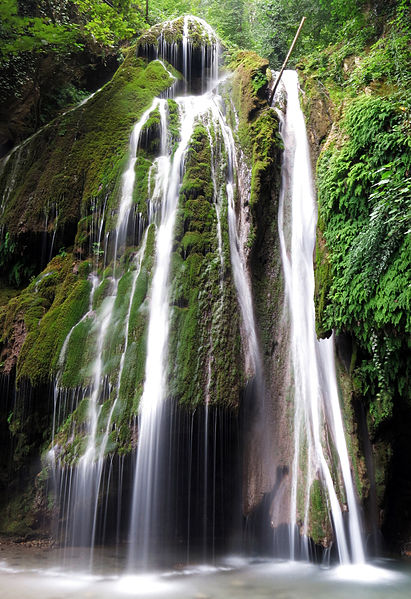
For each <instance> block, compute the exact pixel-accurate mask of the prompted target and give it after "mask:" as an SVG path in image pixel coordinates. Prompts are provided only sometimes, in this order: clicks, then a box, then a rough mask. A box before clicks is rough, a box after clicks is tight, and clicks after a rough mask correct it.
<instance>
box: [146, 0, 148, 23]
mask: <svg viewBox="0 0 411 599" xmlns="http://www.w3.org/2000/svg"><path fill="white" fill-rule="evenodd" d="M146 23H148V0H146Z"/></svg>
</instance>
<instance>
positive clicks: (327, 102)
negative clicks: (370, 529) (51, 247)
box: [301, 33, 411, 548]
mask: <svg viewBox="0 0 411 599" xmlns="http://www.w3.org/2000/svg"><path fill="white" fill-rule="evenodd" d="M393 35H395V34H394V33H393ZM390 39H391V37H390V35H387V36H386V37H384V38H382V39H381V40H380V41H379V42H378V44H376V46H375V47H373V48H371V50H370V49H369V48H367V52H366V54H367V56H366V57H363V58H362V59H359V58H358V57H357V56H355V55H353V56H351V57H348V58H346V59H345V60H344V62H342V61H341V63H340V66H341V69H343V73H342V74H343V77H342V79H341V80H340V81H339V80H337V79H336V77H335V73H330V74H329V76H328V77H327V75H326V73H325V72H324V69H321V68H320V67H319V65H318V64H311V63H310V62H308V63H307V61H304V62H303V63H302V65H301V66H302V68H303V69H304V72H303V80H304V85H305V91H306V93H305V95H304V105H305V111H306V114H307V116H308V118H309V123H308V129H309V130H311V132H312V135H311V138H312V139H311V140H312V142H313V148H314V150H315V154H316V155H317V156H318V154H319V151H320V150H321V153H320V156H319V160H318V163H317V185H318V193H319V218H318V231H317V248H316V259H315V263H316V271H315V278H316V288H315V304H316V321H317V332H318V335H319V336H328V335H329V334H330V332H331V330H332V329H334V330H336V332H337V334H339V335H340V337H339V338H337V349H338V350H339V351H338V353H339V356H340V358H341V365H340V368H339V371H340V381H341V387H342V388H343V389H345V391H344V400H345V412H346V413H347V411H348V412H350V411H351V412H353V417H351V418H350V420H351V421H353V420H354V421H356V422H358V423H361V422H363V431H362V433H361V435H360V436H362V445H363V447H364V448H368V451H369V456H368V460H367V472H365V471H364V463H363V461H362V460H360V462H358V461H357V460H356V458H355V454H356V453H357V450H356V449H355V445H352V443H350V442H349V444H348V445H349V448H350V456H351V459H352V463H353V467H354V473H355V478H356V480H357V483H359V484H358V488H359V491H360V494H361V495H362V498H363V499H365V501H366V502H367V505H368V506H370V505H371V504H374V505H375V506H378V509H379V510H380V514H381V516H382V521H383V529H384V528H385V530H388V529H389V528H390V526H393V530H394V532H393V531H391V532H390V533H389V535H388V536H389V537H391V538H392V539H394V545H395V547H396V548H398V543H401V539H402V540H409V538H410V536H409V534H410V533H409V531H410V530H411V523H410V521H409V518H408V517H407V516H406V510H404V505H405V503H406V502H407V501H408V502H409V501H410V495H409V490H407V488H404V487H403V485H402V481H404V480H405V479H406V478H407V477H409V476H411V472H410V470H409V467H408V466H407V465H405V463H404V460H403V455H404V452H407V450H408V449H407V448H408V442H406V441H405V438H406V433H405V431H406V430H409V427H410V426H411V411H410V405H411V402H410V396H409V376H410V375H409V360H408V359H407V356H408V354H409V347H410V346H409V338H410V327H411V324H410V318H409V314H410V305H409V293H408V290H409V286H410V269H409V256H410V243H409V235H407V233H406V232H407V230H408V229H409V224H406V222H407V221H408V223H409V211H410V198H411V194H410V191H409V188H410V180H409V169H410V164H411V153H410V149H409V100H407V94H406V93H405V92H401V93H399V89H398V86H401V80H400V78H398V80H395V81H394V77H391V74H390V73H391V68H390V69H389V71H384V69H387V68H388V65H389V64H391V63H390V60H387V58H385V59H384V61H382V59H381V61H380V62H378V64H379V65H380V64H384V65H385V67H384V69H383V71H381V70H380V67H378V69H377V70H374V67H375V65H376V64H377V62H375V63H374V62H373V61H374V59H375V58H376V56H377V54H378V53H381V55H383V54H384V53H385V51H386V46H387V44H389V43H390V42H389V40H390ZM393 39H395V38H394V37H393ZM343 50H344V48H342V49H341V51H343ZM324 58H325V59H326V58H327V57H324ZM379 58H381V57H379ZM395 62H396V61H395ZM336 64H337V63H336ZM370 65H371V67H370ZM393 67H394V65H393ZM367 69H368V70H367ZM365 73H366V77H364V74H365ZM342 82H345V83H344V84H343V85H342ZM320 105H321V106H320ZM321 115H323V118H322V119H321V120H322V122H321V123H320V119H319V117H320V116H321ZM331 125H332V127H331ZM341 340H342V341H341ZM343 345H344V346H345V349H344V351H340V348H341V347H342V346H343ZM364 420H366V421H367V422H366V424H365V423H364ZM354 428H355V427H354ZM354 428H353V427H352V426H347V430H349V431H351V432H353V431H354ZM367 428H368V431H369V433H370V435H371V443H372V446H370V445H369V443H368V441H367V439H366V432H365V431H366V429H367ZM359 429H360V427H358V428H357V432H359ZM354 438H355V435H351V439H354ZM394 440H395V441H394ZM389 470H391V474H390V475H389V474H388V471H389ZM399 472H401V475H399ZM367 477H368V478H369V479H370V482H368V480H367ZM374 477H375V485H374V481H373V479H374ZM387 482H388V483H389V484H388V486H387ZM397 498H398V499H397ZM399 498H401V499H399ZM376 510H377V508H375V507H374V511H375V512H376ZM400 513H401V514H402V516H400V515H399V514H400ZM400 520H401V522H400ZM376 524H377V525H378V524H381V521H380V522H378V523H376V522H374V526H375V525H376ZM407 531H408V532H407ZM407 535H408V536H407Z"/></svg>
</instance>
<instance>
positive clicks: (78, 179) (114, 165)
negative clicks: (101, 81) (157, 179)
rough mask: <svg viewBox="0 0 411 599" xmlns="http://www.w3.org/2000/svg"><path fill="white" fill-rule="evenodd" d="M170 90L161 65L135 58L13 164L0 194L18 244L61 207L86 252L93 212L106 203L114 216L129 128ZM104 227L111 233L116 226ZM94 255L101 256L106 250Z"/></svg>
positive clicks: (2, 177) (62, 219)
mask: <svg viewBox="0 0 411 599" xmlns="http://www.w3.org/2000/svg"><path fill="white" fill-rule="evenodd" d="M171 82H172V80H171V78H170V77H169V75H168V74H167V72H166V71H165V69H164V67H163V66H162V65H161V64H160V63H159V62H156V61H154V62H151V63H149V64H146V63H145V62H144V61H143V60H141V59H137V58H136V57H135V55H134V53H133V52H132V51H130V52H129V54H128V56H127V58H126V59H125V61H124V62H123V64H122V65H121V67H120V68H119V70H118V71H117V73H116V74H115V76H114V77H113V79H112V80H111V81H110V82H109V83H108V84H107V85H106V86H105V87H104V89H102V90H101V91H100V92H99V93H98V94H96V96H95V97H93V98H92V99H91V100H89V102H87V103H86V104H84V105H83V106H81V107H78V108H77V109H75V110H73V111H70V112H68V113H67V114H65V115H62V116H61V117H59V118H58V119H56V121H54V122H53V123H51V124H50V125H49V126H47V127H45V128H44V129H43V130H42V131H41V132H39V133H38V134H37V135H36V136H35V137H34V138H33V139H32V140H30V141H29V142H28V143H27V144H25V145H24V146H22V147H21V148H19V149H18V150H16V151H15V152H14V153H13V154H12V155H11V156H10V159H9V160H8V162H7V164H6V166H5V169H4V170H3V172H2V173H0V190H1V191H2V192H3V193H4V192H5V191H6V190H9V191H10V193H9V194H8V193H7V194H6V193H5V197H6V198H7V199H6V200H5V201H4V204H3V208H4V211H3V213H2V215H1V217H0V224H1V225H5V228H6V230H8V231H9V232H10V235H11V236H13V235H14V236H15V237H18V232H19V231H20V230H21V228H22V225H23V224H24V228H25V229H26V230H29V231H33V230H34V231H38V230H40V231H42V230H43V229H44V213H45V212H47V210H48V206H51V205H56V206H57V210H58V214H59V227H63V226H65V225H66V224H67V223H78V236H77V239H76V243H78V246H79V250H80V251H85V249H86V248H87V249H88V241H89V239H88V234H89V230H90V227H91V226H92V219H93V215H94V214H95V213H96V207H99V205H100V203H102V202H105V201H107V198H109V201H108V204H110V209H111V211H112V214H113V215H115V209H116V205H117V201H118V189H119V187H118V186H119V181H120V178H121V173H122V172H123V169H124V164H125V161H126V159H127V150H128V145H129V136H130V132H131V130H132V127H133V125H134V123H135V122H136V121H137V120H138V119H139V118H140V116H141V114H142V112H144V110H146V109H147V107H148V106H149V105H150V103H151V102H152V99H153V97H154V96H156V95H158V94H159V93H160V92H161V91H162V90H163V89H165V88H166V87H167V86H168V85H169V84H170V83H171ZM14 182H17V184H14ZM107 213H108V211H107ZM80 216H84V217H85V218H83V219H82V220H80ZM107 226H108V227H110V226H112V221H111V219H107ZM13 239H14V237H13ZM92 250H93V251H95V252H96V255H100V252H101V248H99V247H96V246H93V248H92Z"/></svg>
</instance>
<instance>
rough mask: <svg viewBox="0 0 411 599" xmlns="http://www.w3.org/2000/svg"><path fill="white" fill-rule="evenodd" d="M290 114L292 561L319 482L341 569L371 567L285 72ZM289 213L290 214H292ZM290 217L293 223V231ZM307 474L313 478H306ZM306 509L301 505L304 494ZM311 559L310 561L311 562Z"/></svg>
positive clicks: (283, 237) (287, 263) (294, 97)
mask: <svg viewBox="0 0 411 599" xmlns="http://www.w3.org/2000/svg"><path fill="white" fill-rule="evenodd" d="M282 83H283V86H284V88H285V91H286V97H287V108H286V115H285V117H284V119H283V122H282V129H281V135H282V138H283V141H284V147H285V151H284V159H283V181H282V192H281V197H280V203H279V217H278V224H279V238H280V245H281V257H282V262H283V270H284V279H285V295H286V301H287V304H288V306H289V312H290V323H291V348H290V357H291V362H292V366H293V395H294V459H293V467H292V488H291V503H290V522H291V539H290V546H291V557H292V558H295V557H297V556H298V555H300V554H301V553H302V554H303V555H304V554H305V553H306V550H304V548H303V549H302V550H300V548H298V549H297V547H296V546H295V534H294V530H295V527H296V523H297V519H298V518H300V519H302V521H303V531H302V532H303V533H304V531H307V530H309V525H310V523H309V503H310V487H311V484H312V482H313V480H314V478H315V477H319V479H320V481H321V482H322V484H323V485H324V487H325V488H326V490H327V495H328V501H329V504H330V508H331V514H332V520H333V527H334V532H335V537H336V541H337V545H338V553H339V558H340V563H341V564H348V563H350V562H351V561H352V562H354V563H357V564H360V563H364V561H365V558H364V550H363V544H362V538H361V527H360V520H359V514H358V508H357V500H356V496H355V490H354V484H353V480H352V475H351V470H350V464H349V457H348V450H347V444H346V440H345V434H344V428H343V422H342V416H341V409H340V405H339V397H338V390H337V381H336V376H335V367H334V346H333V339H332V338H331V339H325V340H321V341H318V340H317V336H316V331H315V310H314V270H313V252H314V246H315V233H316V220H317V215H316V202H315V193H314V187H313V182H312V175H311V161H310V154H309V147H308V140H307V134H306V130H305V122H304V116H303V113H302V110H301V108H300V103H299V87H298V77H297V73H296V72H295V71H285V72H284V74H283V78H282ZM287 211H288V213H286V212H287ZM287 218H288V220H289V223H288V227H287V222H286V221H287ZM327 427H328V429H329V430H330V431H331V434H332V438H333V442H334V445H335V449H336V453H337V456H338V460H339V465H340V468H341V472H342V478H343V481H344V489H345V495H346V501H347V509H348V521H349V534H348V535H347V534H346V530H345V528H344V522H343V516H342V511H341V507H340V502H339V500H338V497H337V487H336V484H335V481H333V478H332V475H331V459H332V458H331V456H330V455H328V453H327V449H326V447H327V443H326V440H325V434H326V430H327ZM304 473H305V476H304V475H303V476H302V474H304ZM301 487H302V490H301V493H302V494H303V497H304V501H303V503H304V507H303V508H301V507H299V506H298V502H297V496H298V492H299V489H300V488H301ZM305 557H306V558H308V555H305Z"/></svg>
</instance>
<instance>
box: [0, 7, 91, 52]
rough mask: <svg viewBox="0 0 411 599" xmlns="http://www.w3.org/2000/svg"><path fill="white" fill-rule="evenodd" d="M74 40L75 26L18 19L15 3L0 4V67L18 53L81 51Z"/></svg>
mask: <svg viewBox="0 0 411 599" xmlns="http://www.w3.org/2000/svg"><path fill="white" fill-rule="evenodd" d="M78 38H79V32H78V28H77V25H76V24H75V23H59V22H53V21H52V20H51V18H47V17H37V16H22V15H21V14H20V13H19V7H18V2H17V0H2V2H1V3H0V42H1V43H0V63H4V61H6V60H7V58H8V57H10V56H12V55H16V54H20V53H22V52H48V51H50V50H52V51H56V52H66V51H67V50H78V49H80V48H81V46H80V45H79V43H78Z"/></svg>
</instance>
